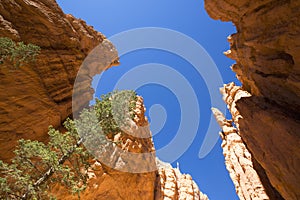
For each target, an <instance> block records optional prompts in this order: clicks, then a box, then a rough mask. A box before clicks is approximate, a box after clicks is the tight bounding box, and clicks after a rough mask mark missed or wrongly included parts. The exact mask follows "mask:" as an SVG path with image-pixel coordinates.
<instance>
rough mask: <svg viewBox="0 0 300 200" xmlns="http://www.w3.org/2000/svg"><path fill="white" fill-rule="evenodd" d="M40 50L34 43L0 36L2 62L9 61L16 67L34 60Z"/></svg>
mask: <svg viewBox="0 0 300 200" xmlns="http://www.w3.org/2000/svg"><path fill="white" fill-rule="evenodd" d="M40 50H41V48H40V47H39V46H36V45H34V44H27V45H26V44H24V43H23V42H18V43H16V42H14V41H13V40H11V39H10V38H6V37H0V64H2V63H4V62H6V61H9V62H11V63H12V64H13V65H14V67H19V66H20V65H21V64H22V63H24V62H25V63H28V62H31V61H34V60H35V57H36V56H37V55H38V54H39V53H40Z"/></svg>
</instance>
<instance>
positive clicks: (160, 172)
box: [52, 97, 208, 200]
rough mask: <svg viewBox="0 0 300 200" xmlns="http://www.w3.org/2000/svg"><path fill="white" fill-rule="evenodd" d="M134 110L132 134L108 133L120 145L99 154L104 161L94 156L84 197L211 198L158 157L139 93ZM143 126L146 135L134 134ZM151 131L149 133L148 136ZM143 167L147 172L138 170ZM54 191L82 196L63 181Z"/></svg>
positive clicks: (65, 196)
mask: <svg viewBox="0 0 300 200" xmlns="http://www.w3.org/2000/svg"><path fill="white" fill-rule="evenodd" d="M134 112H135V113H134V114H135V117H134V122H135V124H134V125H133V126H132V128H131V130H129V132H130V133H131V134H130V135H129V134H128V135H127V134H124V133H123V134H117V135H114V136H112V135H110V136H108V137H109V139H110V140H112V141H114V142H118V143H117V145H111V147H106V149H107V152H106V153H103V155H104V156H102V157H101V158H99V160H100V162H99V161H97V160H93V164H92V167H91V168H90V170H89V171H88V175H89V180H88V186H87V189H86V190H85V191H84V192H83V193H82V194H81V198H82V199H95V200H96V199H114V200H122V199H128V200H135V199H136V200H143V199H144V200H149V199H156V200H177V199H180V200H181V199H182V200H184V199H186V200H189V199H194V200H208V198H207V196H206V195H204V194H202V193H201V192H200V191H199V189H198V186H197V185H196V183H195V182H194V181H193V180H192V177H191V176H190V175H186V174H181V172H180V170H179V169H178V168H176V169H174V168H172V166H171V165H170V164H167V163H164V162H162V161H159V160H158V159H155V153H154V146H153V142H152V138H151V132H150V129H149V123H148V120H147V118H146V117H145V116H144V112H145V108H144V104H143V99H142V98H141V97H138V101H137V106H136V109H135V111H134ZM139 129H140V130H143V131H144V133H145V134H143V138H141V137H134V136H133V134H132V133H134V132H136V133H137V130H139ZM134 135H137V134H134ZM147 135H148V136H149V137H145V136H147ZM120 141H121V142H120ZM128 153H129V155H128ZM130 153H133V154H130ZM148 153H150V154H148ZM104 157H106V158H104ZM135 167H137V168H135ZM140 170H143V171H144V172H143V173H137V172H139V171H140ZM52 192H53V194H54V195H56V196H57V198H58V199H74V200H75V199H77V198H78V197H77V196H76V195H72V194H70V193H68V191H66V190H65V188H63V187H61V186H60V185H56V186H54V188H53V189H52Z"/></svg>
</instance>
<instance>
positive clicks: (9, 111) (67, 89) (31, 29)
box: [0, 0, 117, 160]
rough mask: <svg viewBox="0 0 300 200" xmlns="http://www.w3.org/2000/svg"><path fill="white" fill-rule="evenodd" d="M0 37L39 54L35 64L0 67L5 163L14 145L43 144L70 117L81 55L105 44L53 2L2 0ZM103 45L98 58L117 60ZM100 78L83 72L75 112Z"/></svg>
mask: <svg viewBox="0 0 300 200" xmlns="http://www.w3.org/2000/svg"><path fill="white" fill-rule="evenodd" d="M0 37H9V38H12V39H13V40H15V41H24V42H25V43H33V44H36V45H38V46H40V47H41V48H42V51H41V54H40V55H39V56H38V57H37V60H36V62H35V63H30V64H28V65H23V66H20V69H18V70H13V69H12V68H11V66H7V65H5V64H4V65H1V67H0V124H1V126H0V146H1V151H2V153H1V154H0V159H4V160H7V159H9V158H11V156H12V151H13V149H14V147H15V146H16V141H17V140H18V139H20V138H25V139H37V140H41V141H44V140H45V139H46V137H47V134H46V133H47V129H48V126H49V125H53V126H54V127H59V126H60V125H61V123H62V122H63V121H64V120H65V119H66V118H67V117H68V116H71V115H72V90H73V83H74V80H75V78H76V75H77V71H78V70H79V68H80V66H81V63H82V61H83V60H84V58H85V57H86V55H87V54H88V53H89V52H90V51H91V50H92V49H93V48H94V47H95V46H96V45H98V44H100V43H102V42H103V41H106V40H105V37H104V36H103V35H102V34H101V33H99V32H96V31H95V30H94V29H93V28H92V27H90V26H87V25H86V23H85V22H84V21H82V20H78V19H76V18H74V17H73V16H71V15H65V14H64V13H63V12H62V10H61V9H60V8H59V7H58V5H57V3H56V2H55V1H54V0H1V2H0ZM106 43H107V45H108V47H107V49H106V51H102V54H101V55H99V56H103V57H105V56H113V57H114V58H115V60H117V52H116V50H115V49H114V47H113V46H112V45H111V44H110V43H109V42H106ZM110 50H112V51H110ZM113 61H114V60H111V62H110V63H108V64H107V66H106V68H107V67H110V65H111V63H112V62H113ZM115 63H116V62H115ZM100 72H101V71H100V70H99V71H97V72H86V77H88V78H85V79H84V80H85V81H86V82H87V83H85V84H82V85H83V87H84V88H82V89H84V91H85V93H84V94H82V98H80V102H79V103H78V104H79V105H80V106H85V105H87V104H88V101H89V100H90V99H91V98H92V95H93V90H92V89H91V88H90V81H91V80H92V77H93V76H94V75H95V74H96V73H100Z"/></svg>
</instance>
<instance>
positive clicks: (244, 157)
mask: <svg viewBox="0 0 300 200" xmlns="http://www.w3.org/2000/svg"><path fill="white" fill-rule="evenodd" d="M241 92H243V91H241ZM248 95H249V94H247V93H246V92H245V93H244V95H242V96H248ZM242 96H240V97H242ZM212 112H213V114H214V116H215V118H216V120H217V122H218V124H219V125H220V126H221V128H222V132H220V136H221V138H222V140H223V142H222V148H223V154H224V157H225V164H226V168H227V170H228V171H229V175H230V177H231V179H232V181H233V183H234V185H235V188H236V192H237V195H238V196H239V198H240V199H241V200H251V199H257V200H262V199H273V198H270V197H269V196H268V194H267V192H266V190H265V188H264V186H263V183H262V182H261V180H260V177H259V175H258V174H257V172H256V170H255V169H254V163H253V161H252V155H251V153H250V152H249V151H248V149H247V147H246V146H245V144H244V142H243V141H242V138H241V136H240V135H239V133H238V130H237V128H235V127H234V126H233V124H232V120H227V119H226V118H225V116H224V115H223V113H221V112H220V111H219V110H218V109H216V108H212Z"/></svg>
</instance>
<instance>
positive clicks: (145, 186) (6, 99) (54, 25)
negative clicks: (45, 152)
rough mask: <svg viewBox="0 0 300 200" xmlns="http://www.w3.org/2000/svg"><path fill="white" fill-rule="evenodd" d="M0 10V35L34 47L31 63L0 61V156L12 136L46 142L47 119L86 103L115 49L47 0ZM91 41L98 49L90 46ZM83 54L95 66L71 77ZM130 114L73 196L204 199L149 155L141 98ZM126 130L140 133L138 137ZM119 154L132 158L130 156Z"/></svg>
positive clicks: (23, 0)
mask: <svg viewBox="0 0 300 200" xmlns="http://www.w3.org/2000/svg"><path fill="white" fill-rule="evenodd" d="M0 13H1V14H0V37H9V38H11V39H13V40H14V41H24V42H25V43H33V44H35V45H38V46H40V47H41V49H42V51H41V54H40V55H39V56H38V57H37V59H36V61H35V62H34V63H29V64H24V65H22V66H20V68H19V69H12V66H9V65H8V64H3V65H1V67H0V124H1V126H0V145H1V153H0V159H2V160H6V161H7V160H9V159H10V158H11V157H12V156H13V153H12V152H13V150H14V148H15V146H16V144H17V141H18V140H19V139H21V138H25V139H34V140H39V141H46V140H47V131H48V126H49V125H53V126H54V127H56V128H59V127H60V126H61V123H62V122H63V121H64V120H65V119H66V118H67V117H68V116H71V115H72V113H73V112H76V111H78V110H79V109H80V108H82V107H84V106H87V105H88V102H89V100H90V99H91V98H92V95H93V92H94V91H93V89H92V88H91V81H92V77H93V76H94V75H95V74H97V73H100V72H101V71H103V70H105V69H107V68H109V67H111V66H113V65H117V64H118V55H117V51H116V49H115V48H114V47H113V45H112V44H111V43H110V42H109V41H108V40H106V39H105V37H104V36H103V35H102V34H101V33H99V32H96V31H95V30H94V29H93V28H92V27H90V26H88V25H86V23H85V22H84V21H82V20H79V19H76V18H74V17H73V16H72V15H65V14H64V13H63V12H62V10H61V9H60V8H59V6H58V5H57V3H56V2H55V1H54V0H1V2H0ZM98 44H101V46H100V48H98V49H97V51H92V49H94V48H95V47H96V46H97V45H98ZM91 51H92V52H93V55H92V56H91ZM87 55H89V59H88V61H87V62H88V63H90V64H92V65H96V67H94V68H93V69H84V70H81V71H80V74H79V75H78V71H79V69H80V67H81V66H82V62H83V61H84V60H85V62H86V56H87ZM95 58H96V61H97V60H100V61H101V62H100V63H98V62H96V61H95V60H94V59H95ZM81 69H82V68H81ZM75 80H76V82H77V84H76V88H74V86H73V85H74V82H75ZM73 91H76V93H75V96H74V93H73ZM77 92H78V93H77ZM76 94H78V96H76ZM72 97H73V99H72ZM74 97H76V98H75V99H74ZM72 100H74V101H76V102H75V105H76V106H75V107H74V106H73V107H72ZM72 108H73V110H72ZM134 112H135V117H134V120H133V121H132V127H131V128H132V130H129V131H128V133H127V134H109V135H108V138H107V139H108V140H110V141H115V142H117V143H112V144H111V145H110V146H109V148H108V149H107V150H109V151H108V152H111V151H113V152H114V153H111V154H106V155H107V157H103V158H98V160H93V161H91V162H92V168H91V169H90V170H89V171H88V175H89V181H88V186H87V189H86V191H85V192H83V193H82V195H81V199H89V200H90V199H97V200H98V199H105V200H106V199H114V200H117V199H130V200H134V199H137V200H141V199H145V200H149V199H164V200H170V199H174V200H175V199H201V200H206V199H207V197H206V195H203V194H202V193H201V192H200V191H199V189H198V187H197V185H196V184H195V183H194V181H193V180H192V178H191V176H189V175H183V174H181V173H180V172H179V169H173V168H172V167H171V166H170V165H169V164H162V162H159V161H157V160H156V157H155V149H154V145H153V141H152V136H151V132H150V130H149V124H148V120H147V118H146V117H145V108H144V104H143V99H142V98H141V97H138V101H137V104H136V109H135V110H134ZM133 133H142V134H143V137H142V138H141V137H136V136H135V135H134V134H133ZM145 136H147V137H145ZM114 150H115V151H114ZM127 153H132V154H137V155H140V156H137V157H133V158H132V157H128V156H127V155H128V154H127ZM145 155H147V156H145ZM128 159H129V160H128ZM126 162H128V163H131V165H129V167H128V165H127V163H126ZM139 171H143V172H139ZM137 172H139V173H137ZM173 186H174V187H173ZM51 187H52V190H51V193H52V194H53V195H54V196H57V199H78V197H77V195H75V196H73V195H71V194H70V193H69V191H67V190H66V189H65V188H63V187H62V186H60V185H53V186H51Z"/></svg>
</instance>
